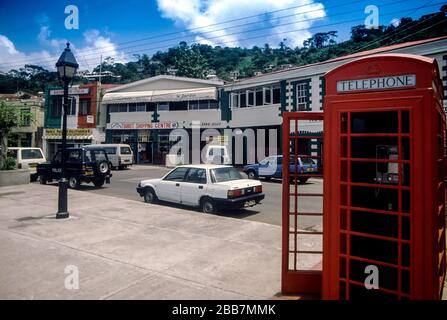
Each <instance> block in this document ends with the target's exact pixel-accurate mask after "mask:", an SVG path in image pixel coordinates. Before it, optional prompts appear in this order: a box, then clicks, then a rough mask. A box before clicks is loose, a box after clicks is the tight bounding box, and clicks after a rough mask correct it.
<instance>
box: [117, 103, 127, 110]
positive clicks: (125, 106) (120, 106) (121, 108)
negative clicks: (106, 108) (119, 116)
mask: <svg viewBox="0 0 447 320" xmlns="http://www.w3.org/2000/svg"><path fill="white" fill-rule="evenodd" d="M117 112H127V103H120V104H119V105H118V111H117Z"/></svg>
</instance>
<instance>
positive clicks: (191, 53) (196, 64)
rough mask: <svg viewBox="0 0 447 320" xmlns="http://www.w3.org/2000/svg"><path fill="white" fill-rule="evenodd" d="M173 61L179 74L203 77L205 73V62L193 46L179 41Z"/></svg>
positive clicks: (206, 68)
mask: <svg viewBox="0 0 447 320" xmlns="http://www.w3.org/2000/svg"><path fill="white" fill-rule="evenodd" d="M174 61H175V68H176V69H177V74H178V75H179V76H183V77H190V78H202V79H204V78H205V77H206V75H207V70H208V66H207V62H206V60H205V58H204V57H203V56H202V55H201V54H200V51H199V50H198V48H197V47H195V46H192V47H188V46H187V45H186V43H180V46H179V48H178V49H177V54H176V55H175V59H174Z"/></svg>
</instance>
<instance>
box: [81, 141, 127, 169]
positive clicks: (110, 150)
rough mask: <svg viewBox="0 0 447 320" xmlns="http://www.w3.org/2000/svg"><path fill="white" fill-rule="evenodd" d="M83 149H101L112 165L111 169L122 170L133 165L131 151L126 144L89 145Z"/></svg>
mask: <svg viewBox="0 0 447 320" xmlns="http://www.w3.org/2000/svg"><path fill="white" fill-rule="evenodd" d="M85 147H86V148H103V149H104V150H105V151H106V153H107V156H108V157H109V161H110V162H111V163H112V169H115V168H118V169H123V168H126V167H128V166H131V165H132V164H133V151H132V148H131V147H130V146H129V145H128V144H91V145H88V146H85Z"/></svg>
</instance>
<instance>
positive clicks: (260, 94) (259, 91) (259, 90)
mask: <svg viewBox="0 0 447 320" xmlns="http://www.w3.org/2000/svg"><path fill="white" fill-rule="evenodd" d="M255 98H256V99H255V100H256V103H255V105H256V106H262V105H264V99H263V98H264V97H263V90H262V88H257V89H256V94H255Z"/></svg>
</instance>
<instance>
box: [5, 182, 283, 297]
mask: <svg viewBox="0 0 447 320" xmlns="http://www.w3.org/2000/svg"><path fill="white" fill-rule="evenodd" d="M69 208H70V214H71V217H70V218H69V219H63V220H56V219H55V218H54V216H55V212H56V209H57V187H56V186H43V185H38V184H30V185H23V186H14V187H4V188H0V299H266V298H270V297H272V296H274V295H275V294H276V293H278V292H279V291H280V272H281V268H280V266H281V265H280V260H281V252H280V241H281V229H280V227H278V226H273V225H269V224H264V223H259V222H253V221H246V220H239V219H232V218H226V217H222V216H215V215H204V214H201V213H199V212H194V211H189V210H181V209H176V208H171V207H167V206H157V205H149V204H146V203H143V202H137V201H131V200H123V199H119V198H115V197H108V196H100V195H96V194H93V193H87V192H82V191H74V190H69ZM278 214H280V212H279V211H278ZM67 265H74V266H76V267H77V268H78V270H79V285H80V288H79V289H78V290H68V289H66V288H65V286H64V283H65V278H66V277H67V275H66V274H65V273H64V270H65V268H66V266H67Z"/></svg>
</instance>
